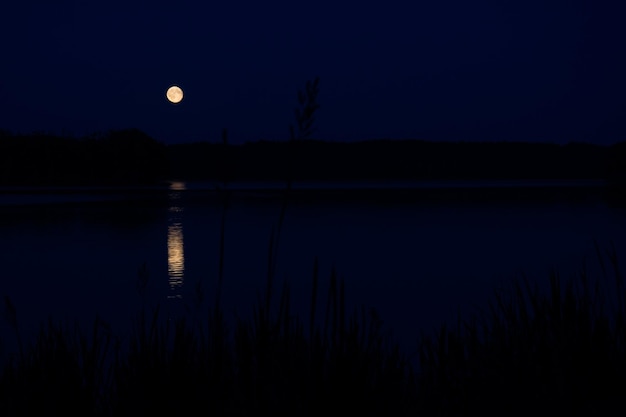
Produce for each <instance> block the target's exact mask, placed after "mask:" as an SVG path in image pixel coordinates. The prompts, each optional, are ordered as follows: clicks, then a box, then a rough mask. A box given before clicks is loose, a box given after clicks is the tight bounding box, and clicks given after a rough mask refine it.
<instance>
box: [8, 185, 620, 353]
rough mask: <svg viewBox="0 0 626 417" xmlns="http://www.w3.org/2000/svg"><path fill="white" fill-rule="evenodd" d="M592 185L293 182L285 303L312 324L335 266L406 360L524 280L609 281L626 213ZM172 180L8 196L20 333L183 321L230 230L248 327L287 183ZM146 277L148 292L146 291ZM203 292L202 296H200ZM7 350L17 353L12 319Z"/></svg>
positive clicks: (233, 278)
mask: <svg viewBox="0 0 626 417" xmlns="http://www.w3.org/2000/svg"><path fill="white" fill-rule="evenodd" d="M601 185H602V184H600V183H598V182H595V181H578V182H563V181H549V182H548V181H538V182H527V181H526V182H511V181H509V182H493V181H492V182H488V181H482V182H478V181H473V182H471V181H470V182H434V181H430V182H411V183H408V182H407V183H402V182H394V183H372V182H369V183H343V184H339V183H334V184H332V185H331V184H320V183H300V184H294V187H293V190H292V194H291V197H293V198H291V199H290V200H289V202H288V204H287V206H286V210H285V217H284V222H283V224H282V229H281V231H280V235H279V242H278V251H277V253H276V255H277V258H276V271H275V281H274V284H275V285H274V286H275V288H276V293H275V297H274V299H275V301H278V291H279V290H280V289H281V288H282V286H283V282H288V284H289V287H290V290H291V294H292V307H293V308H294V311H295V312H296V313H299V314H302V315H306V314H307V312H308V308H309V300H310V293H311V282H312V275H313V265H314V261H315V259H316V258H317V259H318V262H319V272H320V288H321V291H322V293H321V295H320V298H321V300H322V301H324V300H325V293H324V291H326V290H327V286H328V280H329V278H330V275H331V270H332V269H333V268H334V269H335V271H336V273H337V276H338V277H339V278H340V279H343V280H345V284H346V295H347V301H348V305H349V307H350V308H357V307H359V306H361V305H365V306H372V307H375V308H376V309H377V310H378V312H379V314H380V317H381V318H382V319H383V320H384V322H385V323H386V324H387V325H388V326H389V328H391V329H393V331H394V335H396V336H397V338H398V339H399V340H400V341H401V342H402V343H403V344H404V345H405V346H407V347H408V348H409V349H410V348H411V346H412V345H414V341H415V336H416V335H417V334H418V332H419V331H420V330H423V331H425V332H426V333H430V332H431V331H432V330H433V329H434V327H435V326H438V325H439V324H440V323H441V322H442V321H444V320H446V321H451V320H454V319H455V317H456V314H457V313H458V312H459V311H461V312H462V313H466V312H468V311H471V309H472V308H473V306H486V304H485V302H486V300H487V299H488V297H489V296H490V294H491V292H492V291H493V289H495V288H497V287H502V286H505V285H507V284H508V283H510V282H511V280H512V279H513V278H515V277H519V276H520V275H519V274H520V273H521V272H524V273H526V274H527V275H528V276H529V277H531V278H532V279H536V280H538V281H539V282H541V283H542V284H541V285H544V283H545V281H546V280H547V278H548V272H549V270H550V268H557V269H558V270H559V271H561V272H562V275H563V276H567V275H571V274H574V273H576V272H577V271H580V270H581V268H582V265H583V262H586V263H587V265H588V269H590V270H591V271H592V272H595V273H599V271H600V269H599V267H598V262H597V257H596V252H595V246H594V241H597V242H598V243H599V245H600V246H601V247H602V248H609V246H610V244H611V242H612V243H613V244H614V245H615V247H616V249H617V252H618V255H623V254H625V253H626V233H625V232H626V209H624V208H623V207H614V206H611V205H609V204H608V203H607V202H606V201H605V200H604V198H603V191H602V186H601ZM215 188H216V184H211V183H182V182H172V183H170V184H169V185H167V186H163V187H143V188H98V189H94V188H76V187H70V188H55V189H33V188H15V187H12V188H7V187H5V188H3V189H0V262H1V264H0V279H1V282H2V287H1V289H0V295H2V296H9V297H10V299H11V301H12V302H13V304H14V305H15V307H16V310H17V316H18V321H19V323H20V326H21V329H22V332H23V333H24V334H27V335H33V334H34V332H35V331H36V330H37V328H38V325H39V323H41V322H43V321H45V320H47V318H48V317H52V318H53V319H55V320H57V319H58V320H63V321H65V322H67V323H72V322H74V321H78V322H79V323H80V324H81V325H87V324H88V323H90V322H91V321H92V320H93V319H94V318H95V316H96V315H99V316H100V317H102V318H104V319H105V320H107V321H108V322H109V323H110V324H111V325H112V327H113V328H114V329H116V330H118V331H119V332H120V333H121V334H126V332H127V331H128V329H129V328H130V325H131V323H132V318H133V315H134V314H135V313H136V312H137V311H139V309H140V308H141V307H142V306H147V307H149V308H152V307H153V306H155V305H156V304H157V303H158V304H160V305H161V306H162V308H163V311H164V312H165V313H164V314H167V315H170V316H177V315H183V314H187V315H194V314H200V313H201V312H202V311H205V310H206V308H207V307H208V305H210V304H212V303H213V301H214V298H215V293H216V288H217V280H218V270H219V254H220V230H221V225H222V219H224V231H225V233H224V238H225V239H224V281H223V289H222V298H221V299H222V301H221V302H222V305H223V306H224V311H225V313H226V314H227V316H228V317H234V314H235V312H236V313H237V314H238V315H239V316H243V317H249V315H250V312H251V309H252V305H253V303H254V302H255V301H256V300H257V297H258V296H259V294H263V293H264V291H265V285H266V279H267V275H268V272H267V271H268V249H269V242H270V236H271V235H272V231H273V230H274V231H276V230H277V226H278V223H279V217H280V213H281V207H282V204H283V203H282V201H283V191H284V188H285V185H284V184H281V183H264V184H259V183H237V184H228V185H227V187H226V188H227V189H228V190H229V196H230V197H229V204H228V206H227V208H225V205H224V199H223V198H222V196H223V194H222V193H217V192H216V191H215ZM142 268H145V271H147V276H148V279H147V286H146V288H145V290H144V291H139V290H138V281H139V277H140V276H141V273H139V271H140V270H141V269H142ZM198 294H202V297H200V296H199V295H198ZM0 326H1V327H0V336H3V339H4V342H3V344H2V346H4V348H3V353H4V354H6V352H8V351H10V350H11V349H12V347H14V338H13V337H12V332H11V329H10V326H9V325H8V323H7V321H6V320H3V321H2V323H1V324H0Z"/></svg>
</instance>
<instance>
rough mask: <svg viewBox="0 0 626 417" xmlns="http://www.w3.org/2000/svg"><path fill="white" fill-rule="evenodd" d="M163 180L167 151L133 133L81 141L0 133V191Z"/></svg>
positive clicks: (44, 135) (166, 163)
mask: <svg viewBox="0 0 626 417" xmlns="http://www.w3.org/2000/svg"><path fill="white" fill-rule="evenodd" d="M167 174H168V160H167V153H166V147H165V145H163V144H162V143H159V142H157V141H156V140H154V139H152V138H151V137H150V136H148V135H147V134H145V133H143V132H141V131H139V130H137V129H126V130H115V131H110V132H108V133H104V134H100V135H94V136H92V137H88V138H82V139H74V138H65V137H60V136H55V135H50V134H45V133H33V134H29V135H13V134H9V133H6V132H4V133H0V184H2V185H127V184H150V183H154V182H156V181H159V180H162V179H163V178H164V177H166V176H167Z"/></svg>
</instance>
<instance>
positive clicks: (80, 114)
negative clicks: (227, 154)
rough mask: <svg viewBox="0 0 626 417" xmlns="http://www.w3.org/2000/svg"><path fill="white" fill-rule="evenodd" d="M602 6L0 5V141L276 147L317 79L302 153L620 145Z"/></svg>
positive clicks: (621, 63) (453, 1) (623, 55)
mask: <svg viewBox="0 0 626 417" xmlns="http://www.w3.org/2000/svg"><path fill="white" fill-rule="evenodd" d="M620 3H623V2H617V1H606V2H604V1H600V0H595V1H591V0H590V1H580V0H572V1H560V0H557V1H553V0H540V1H538V0H524V1H517V0H511V1H501V0H476V1H468V0H436V1H435V0H432V1H415V0H414V1H393V0H387V1H384V2H383V1H381V2H377V1H370V2H367V1H365V2H364V1H359V2H342V1H340V0H334V1H328V2H325V1H319V2H298V1H293V0H292V1H289V2H286V1H281V2H271V1H258V0H255V1H252V0H239V1H237V0H229V1H223V2H221V3H219V2H213V1H212V2H199V1H185V0H177V1H172V2H167V3H166V2H162V1H158V0H156V1H132V0H106V1H100V0H95V1H80V2H79V1H68V0H55V1H49V0H37V1H35V0H13V1H9V2H3V5H1V6H0V15H1V16H3V18H2V25H0V39H1V40H0V46H1V48H2V55H1V56H2V59H1V64H0V98H1V104H0V128H3V129H7V130H10V131H14V132H31V131H51V132H57V133H70V134H73V135H75V136H82V135H84V134H88V133H92V132H98V131H104V130H108V129H111V128H126V127H136V128H139V129H142V130H144V131H145V132H147V133H148V134H150V135H151V136H153V137H154V138H156V139H159V140H163V141H166V142H175V141H192V140H211V141H219V140H220V132H221V129H222V128H223V127H227V128H228V129H229V132H230V137H231V139H232V140H233V141H234V142H243V141H247V140H258V139H277V140H284V139H287V138H288V135H289V129H288V126H289V124H290V123H292V122H293V107H294V106H295V105H296V103H297V100H296V92H297V90H298V89H300V88H302V87H303V86H304V83H305V81H306V80H307V79H313V78H314V77H315V76H319V77H320V94H319V99H318V101H319V103H320V105H321V108H320V110H319V114H318V125H317V126H318V129H319V130H318V132H317V134H316V135H314V136H315V137H316V138H318V139H328V140H359V139H374V138H399V139H401V138H414V139H426V140H529V141H549V142H559V143H563V142H568V141H571V140H575V141H586V142H596V143H613V142H616V141H620V140H625V139H626V81H625V80H624V77H625V76H626V48H625V46H626V42H625V40H626V24H624V22H625V21H626V14H625V13H624V10H625V8H626V6H623V5H620ZM171 84H179V85H180V86H181V87H182V88H183V89H184V91H185V99H184V101H183V102H182V103H181V104H180V105H176V106H174V105H171V104H169V103H168V102H167V101H166V99H165V91H166V89H167V87H169V86H170V85H171Z"/></svg>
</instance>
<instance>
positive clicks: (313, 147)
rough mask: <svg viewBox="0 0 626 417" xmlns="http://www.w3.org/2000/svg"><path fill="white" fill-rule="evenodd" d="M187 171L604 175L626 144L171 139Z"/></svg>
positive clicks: (263, 176) (174, 169)
mask: <svg viewBox="0 0 626 417" xmlns="http://www.w3.org/2000/svg"><path fill="white" fill-rule="evenodd" d="M168 154H169V157H170V163H171V173H172V174H173V175H175V176H177V177H179V178H183V179H220V178H221V179H227V180H282V179H285V178H287V177H288V176H289V177H291V179H293V180H361V179H363V180H377V179H389V180H394V179H395V180H402V179H583V178H584V179H603V178H607V177H609V176H615V175H618V174H619V173H623V172H625V171H626V164H624V162H626V146H622V145H614V146H599V145H592V144H585V143H571V144H567V145H556V144H546V143H508V142H482V143H473V142H427V141H417V140H402V141H400V140H378V141H363V142H356V143H331V142H322V141H314V140H310V141H291V142H254V143H247V144H244V145H238V146H228V145H225V144H210V143H195V144H182V145H171V146H169V147H168Z"/></svg>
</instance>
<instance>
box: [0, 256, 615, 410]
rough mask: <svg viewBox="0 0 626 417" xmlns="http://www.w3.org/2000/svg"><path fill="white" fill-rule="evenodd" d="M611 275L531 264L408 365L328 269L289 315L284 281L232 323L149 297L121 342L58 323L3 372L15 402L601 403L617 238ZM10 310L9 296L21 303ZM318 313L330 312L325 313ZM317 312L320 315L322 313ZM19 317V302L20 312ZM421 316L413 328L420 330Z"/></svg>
mask: <svg viewBox="0 0 626 417" xmlns="http://www.w3.org/2000/svg"><path fill="white" fill-rule="evenodd" d="M599 259H600V261H601V262H603V265H604V261H605V260H606V259H608V261H609V262H608V263H609V264H610V266H607V265H604V268H605V269H604V274H603V275H602V276H600V277H590V276H589V275H588V273H587V272H586V271H585V270H584V269H583V270H581V271H580V273H579V275H578V276H577V277H576V278H575V279H567V280H564V279H562V278H561V277H560V276H559V274H558V273H557V272H553V273H552V274H551V275H550V277H549V278H550V279H549V281H550V286H549V290H548V291H542V290H541V289H540V287H539V286H538V284H537V283H535V282H533V281H531V280H530V279H528V278H525V277H524V278H521V279H519V280H517V281H514V282H513V283H512V284H511V286H510V288H508V290H499V291H496V292H495V293H494V296H493V297H492V299H491V302H490V303H489V305H487V306H486V308H485V309H484V310H483V311H477V312H476V313H475V314H473V315H472V316H471V317H469V318H467V319H463V318H459V320H458V322H457V323H455V324H454V325H453V326H443V327H442V328H441V329H440V330H439V331H438V332H437V333H436V334H434V335H422V337H421V339H420V341H421V342H420V347H419V352H418V353H419V355H418V356H419V360H418V364H417V366H414V365H413V364H412V363H411V362H410V361H409V360H408V358H407V356H405V355H404V354H403V352H402V351H401V349H400V347H399V346H398V345H397V344H395V343H393V340H392V339H391V338H390V337H388V336H386V335H385V333H384V332H383V331H382V322H381V320H380V318H378V316H377V315H376V312H375V311H374V310H368V309H366V308H364V307H363V308H361V309H358V310H355V311H353V312H350V313H348V312H346V303H345V290H344V285H343V281H342V280H340V279H339V278H338V277H337V275H336V273H334V272H333V273H332V274H331V277H330V280H329V284H328V291H327V295H326V297H325V298H326V299H325V302H324V304H323V305H318V302H319V295H318V290H319V288H318V286H319V277H318V272H317V267H314V273H313V277H312V292H311V305H310V317H309V318H308V320H306V319H304V318H302V317H299V316H297V315H294V314H293V313H292V310H291V304H292V302H293V300H292V298H291V296H290V292H289V286H288V284H287V283H284V284H283V288H282V290H281V291H280V292H279V293H278V294H277V298H276V299H275V300H276V303H274V305H272V303H268V302H267V300H265V299H260V300H259V302H258V303H257V305H256V307H255V308H254V309H253V312H252V315H251V317H250V318H248V319H244V318H237V319H236V320H235V322H234V325H233V326H232V328H229V327H228V324H227V320H225V319H224V316H223V313H222V312H221V311H218V310H217V309H209V310H208V313H207V316H206V318H205V319H204V320H201V321H195V322H194V323H189V322H188V321H186V320H185V318H180V319H177V320H170V319H167V318H162V317H161V313H160V310H159V308H158V307H157V308H155V309H154V311H152V312H151V313H149V312H147V311H146V310H143V311H142V312H141V313H140V314H139V315H138V316H137V318H136V319H135V322H134V330H133V332H132V336H131V337H130V339H129V340H126V341H124V342H123V343H122V341H120V340H119V339H118V338H116V337H115V336H114V335H113V333H112V332H111V330H110V328H109V327H108V325H106V323H104V322H103V321H102V320H99V319H97V320H96V321H95V322H94V325H93V329H92V330H91V334H90V335H89V336H88V335H87V334H86V333H85V332H83V331H81V330H79V329H77V328H73V329H70V330H68V329H65V328H63V327H62V326H60V325H57V324H54V323H52V322H48V324H47V325H46V326H43V327H42V330H41V332H40V333H39V335H38V337H37V338H36V340H35V342H34V343H33V344H32V345H24V346H23V347H22V348H21V352H20V353H19V355H16V356H15V357H14V358H13V359H12V360H11V361H10V362H9V363H7V364H6V365H5V367H4V370H3V372H2V375H1V377H0V410H1V413H2V415H3V416H12V415H67V414H69V413H76V414H80V415H116V416H117V415H131V414H132V415H147V414H149V413H159V414H163V413H169V414H176V415H198V414H209V415H233V416H256V415H320V414H331V415H339V414H343V415H354V414H356V413H358V414H361V415H394V416H395V415H446V416H447V415H450V416H451V415H479V414H480V415H496V414H497V415H503V414H504V415H529V414H530V413H533V414H537V413H539V414H543V415H547V414H548V413H549V414H552V415H607V414H609V415H610V414H612V412H613V411H614V410H615V411H617V410H619V407H620V406H621V405H622V404H621V403H620V401H621V398H622V396H623V393H624V392H625V391H624V389H625V388H626V330H624V328H625V326H624V320H625V318H626V314H625V313H626V311H625V309H626V307H625V303H624V296H626V287H625V285H624V280H623V275H622V274H621V270H620V268H619V264H618V261H617V256H616V254H615V252H614V251H612V252H611V251H607V252H606V254H604V255H601V256H600V257H599ZM13 313H15V307H14V310H13ZM317 313H320V314H317ZM318 316H320V317H319V320H318ZM14 317H15V314H14ZM416 330H417V329H416Z"/></svg>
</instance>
